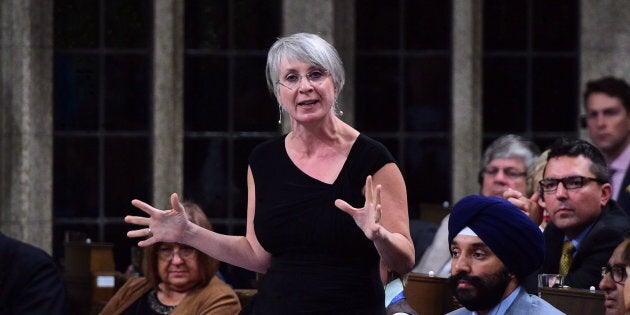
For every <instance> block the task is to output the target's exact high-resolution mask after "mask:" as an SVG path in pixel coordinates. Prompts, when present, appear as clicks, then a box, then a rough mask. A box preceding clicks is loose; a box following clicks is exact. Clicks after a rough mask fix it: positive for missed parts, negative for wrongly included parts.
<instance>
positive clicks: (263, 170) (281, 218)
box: [249, 135, 394, 315]
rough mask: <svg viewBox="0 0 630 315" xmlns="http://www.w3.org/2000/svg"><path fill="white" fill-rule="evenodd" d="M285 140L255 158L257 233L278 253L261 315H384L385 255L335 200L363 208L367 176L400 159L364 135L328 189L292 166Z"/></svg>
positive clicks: (259, 306) (262, 148) (258, 304)
mask: <svg viewBox="0 0 630 315" xmlns="http://www.w3.org/2000/svg"><path fill="white" fill-rule="evenodd" d="M285 137H286V136H282V137H278V138H275V139H272V140H269V141H267V142H265V143H263V144H261V145H259V146H258V147H256V148H255V149H254V150H253V151H252V154H251V155H250V157H249V165H250V167H251V170H252V174H253V177H254V182H255V185H256V216H255V218H254V226H255V229H256V236H257V237H258V240H259V241H260V244H261V245H262V246H263V247H264V248H265V250H267V251H268V252H269V253H271V255H272V259H271V265H270V267H269V269H268V270H267V273H266V274H265V276H264V277H263V280H262V283H261V286H260V288H259V291H258V295H257V297H256V299H255V303H254V305H253V310H254V314H256V315H261V314H274V315H275V314H361V315H372V314H374V315H376V314H378V315H382V314H385V307H384V303H385V302H384V290H383V285H382V283H381V281H380V276H379V255H378V252H377V251H376V248H375V247H374V244H373V243H372V241H370V240H368V239H367V238H366V237H365V235H364V234H363V231H361V229H360V228H359V227H358V226H357V225H356V223H354V221H353V219H352V217H351V216H350V215H348V214H347V213H345V212H343V211H342V210H340V209H338V208H337V207H336V206H335V205H334V201H335V199H338V198H340V199H343V200H345V201H347V202H348V203H350V204H351V205H352V206H354V207H362V206H363V204H364V202H365V198H364V196H363V194H362V192H361V190H362V188H363V186H364V185H365V179H366V177H367V176H368V175H373V174H374V173H375V172H376V171H378V170H379V169H380V168H382V167H383V166H384V165H385V164H387V163H391V162H394V158H393V157H392V155H391V154H390V153H389V151H387V149H386V148H385V146H383V145H382V144H380V143H378V142H376V141H374V140H372V139H370V138H368V137H367V136H363V135H359V137H358V138H357V140H356V141H355V143H354V144H353V146H352V148H351V150H350V153H349V155H348V158H347V160H346V162H345V164H344V166H343V168H342V170H341V172H340V174H339V176H338V177H337V179H336V180H335V182H334V183H333V184H327V183H323V182H321V181H319V180H317V179H314V178H312V177H310V176H308V175H306V174H305V173H303V172H302V171H301V170H300V169H298V168H297V167H296V166H295V164H293V162H292V161H291V160H290V158H289V156H288V155H287V152H286V149H285V146H284V138H285Z"/></svg>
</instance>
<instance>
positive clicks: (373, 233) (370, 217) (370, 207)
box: [335, 176, 381, 241]
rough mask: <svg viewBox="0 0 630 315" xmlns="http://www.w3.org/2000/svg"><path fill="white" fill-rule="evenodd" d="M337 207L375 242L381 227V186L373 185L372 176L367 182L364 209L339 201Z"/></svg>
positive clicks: (336, 201) (336, 202)
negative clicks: (349, 216)
mask: <svg viewBox="0 0 630 315" xmlns="http://www.w3.org/2000/svg"><path fill="white" fill-rule="evenodd" d="M335 206H337V208H339V209H341V210H343V211H344V212H345V213H347V214H349V215H351V216H352V218H353V219H354V222H355V223H356V224H357V226H359V228H361V230H362V231H363V233H365V236H366V237H367V238H368V239H370V240H372V241H373V240H374V239H375V238H376V237H377V236H378V235H379V230H380V228H381V225H380V224H379V221H380V220H381V185H376V187H374V184H373V183H372V176H368V177H367V179H366V180H365V204H364V205H363V208H354V207H353V206H351V205H350V204H348V203H347V202H345V201H343V200H341V199H337V200H335Z"/></svg>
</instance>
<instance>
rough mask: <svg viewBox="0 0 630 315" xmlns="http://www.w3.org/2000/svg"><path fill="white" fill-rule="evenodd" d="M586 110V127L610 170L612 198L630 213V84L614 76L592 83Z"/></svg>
mask: <svg viewBox="0 0 630 315" xmlns="http://www.w3.org/2000/svg"><path fill="white" fill-rule="evenodd" d="M584 111H585V113H586V115H585V116H584V118H583V124H584V126H585V127H587V129H588V134H589V137H590V138H591V141H592V142H593V144H595V146H597V147H598V148H599V149H600V150H601V151H602V153H603V154H604V157H605V158H606V163H608V168H609V169H610V173H611V175H610V183H611V184H612V199H615V200H617V202H618V203H619V206H621V208H622V209H624V210H625V211H626V213H628V214H630V171H629V169H630V168H629V167H628V165H630V85H628V83H626V82H625V81H624V80H621V79H618V78H614V77H604V78H601V79H598V80H593V81H589V82H588V83H587V84H586V90H585V92H584Z"/></svg>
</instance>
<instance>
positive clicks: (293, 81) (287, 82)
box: [277, 69, 328, 90]
mask: <svg viewBox="0 0 630 315" xmlns="http://www.w3.org/2000/svg"><path fill="white" fill-rule="evenodd" d="M327 76H328V72H327V71H326V70H324V69H316V70H311V71H309V72H308V73H307V74H306V75H301V74H299V73H289V74H287V75H286V76H285V77H284V78H282V79H280V80H278V82H277V83H278V84H280V85H282V86H284V87H286V88H287V89H289V90H295V89H296V88H297V87H298V86H300V82H301V81H302V77H306V80H308V82H309V83H310V84H311V85H312V84H315V83H321V82H322V81H324V79H326V77H327Z"/></svg>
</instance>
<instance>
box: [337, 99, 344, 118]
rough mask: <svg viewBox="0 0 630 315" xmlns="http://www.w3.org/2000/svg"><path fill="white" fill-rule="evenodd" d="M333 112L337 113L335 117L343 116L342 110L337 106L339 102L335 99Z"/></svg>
mask: <svg viewBox="0 0 630 315" xmlns="http://www.w3.org/2000/svg"><path fill="white" fill-rule="evenodd" d="M335 113H337V117H341V116H343V111H342V110H341V109H340V108H339V103H337V101H336V100H335Z"/></svg>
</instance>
